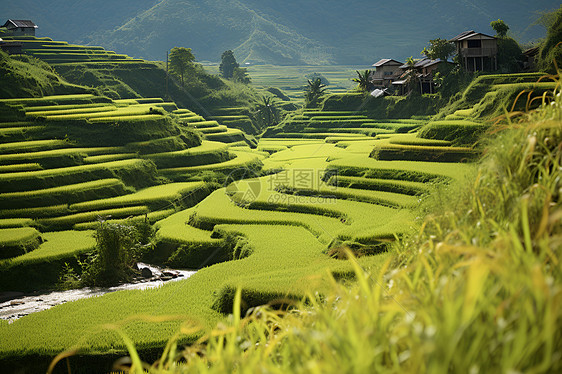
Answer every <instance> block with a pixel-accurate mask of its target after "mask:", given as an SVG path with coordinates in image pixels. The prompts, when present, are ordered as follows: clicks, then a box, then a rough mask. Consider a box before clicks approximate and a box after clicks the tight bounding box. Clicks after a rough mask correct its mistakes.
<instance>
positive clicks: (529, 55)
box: [523, 47, 539, 70]
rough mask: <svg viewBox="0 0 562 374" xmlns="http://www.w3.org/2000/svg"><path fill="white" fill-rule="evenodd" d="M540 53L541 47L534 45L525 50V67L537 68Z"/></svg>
mask: <svg viewBox="0 0 562 374" xmlns="http://www.w3.org/2000/svg"><path fill="white" fill-rule="evenodd" d="M538 55H539V47H533V48H529V49H527V50H525V51H523V56H525V61H524V62H523V69H524V70H535V69H536V68H537V57H538Z"/></svg>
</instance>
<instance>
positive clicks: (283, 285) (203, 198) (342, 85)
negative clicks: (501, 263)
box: [0, 41, 485, 359]
mask: <svg viewBox="0 0 562 374" xmlns="http://www.w3.org/2000/svg"><path fill="white" fill-rule="evenodd" d="M30 42H34V41H30ZM34 47H36V45H34ZM45 48H46V47H45ZM49 48H51V47H49ZM57 48H63V49H64V48H73V46H67V47H64V45H60V44H59V45H57ZM42 49H44V48H33V50H32V51H31V52H33V53H36V54H37V55H38V56H42V57H43V58H46V59H47V60H48V59H49V58H52V60H51V61H53V63H59V62H60V61H63V60H65V59H67V58H68V59H69V61H70V60H72V59H73V58H74V59H75V61H80V58H81V57H80V56H81V52H80V51H79V50H77V49H73V50H72V52H70V50H69V52H66V53H65V54H64V55H62V54H60V53H58V54H57V56H58V59H55V58H54V57H52V56H50V55H48V53H47V52H39V50H42ZM96 51H98V53H96V54H97V55H99V56H103V58H105V59H113V58H115V59H121V58H122V57H121V56H118V55H114V54H111V53H109V54H107V55H106V52H105V51H101V50H96ZM94 55H95V54H93V53H92V54H91V56H94ZM109 55H111V56H114V57H108V56H109ZM96 58H97V57H92V58H91V60H90V61H95V60H96ZM100 58H101V57H100ZM259 69H261V68H260V67H251V68H250V70H249V71H250V75H251V74H252V72H258V71H259ZM299 69H300V70H299ZM299 69H294V70H291V69H290V68H287V69H286V72H287V79H285V81H286V82H289V81H291V80H292V81H293V82H292V83H291V85H292V86H293V87H295V86H294V83H296V82H301V81H303V78H302V77H300V74H301V73H302V72H303V71H305V70H306V69H304V70H303V69H301V68H299ZM307 69H308V68H307ZM311 69H312V68H311ZM353 70H354V69H351V68H350V72H352V73H353ZM262 73H263V75H261V76H260V78H258V79H254V81H253V84H255V85H263V86H270V85H271V86H277V87H278V86H279V85H278V79H277V78H274V77H272V76H267V74H265V70H262V71H261V73H260V74H262ZM348 73H349V72H348V71H345V72H341V71H340V72H339V73H338V72H336V71H331V70H329V69H325V71H324V70H323V71H322V74H324V75H326V77H327V78H328V79H329V80H330V81H331V82H334V83H333V85H334V88H333V90H335V91H338V90H340V89H341V90H342V91H343V90H344V89H347V88H349V87H348V86H349V85H354V83H353V84H351V83H349V82H347V80H348V79H349V77H350V76H353V75H354V74H348ZM276 79H277V80H276ZM279 79H281V80H283V77H282V76H281V78H279ZM299 84H300V83H299ZM304 84H306V78H304ZM346 87H347V88H346ZM289 91H290V90H289ZM289 94H290V95H289V96H291V97H295V98H298V97H299V95H297V93H296V91H293V92H289ZM2 102H4V103H5V104H9V105H14V106H16V105H17V106H19V107H20V108H21V110H22V113H23V114H25V118H26V119H27V120H26V121H27V122H22V121H20V122H22V125H21V126H19V127H18V126H14V125H6V127H2V129H4V130H6V129H8V131H7V133H10V131H12V130H10V129H15V128H18V129H19V131H21V129H22V128H33V125H30V126H28V125H29V124H35V123H41V126H42V128H43V127H46V128H47V129H52V128H53V127H52V126H58V125H60V124H63V123H66V122H65V121H71V122H72V121H74V122H72V123H73V124H76V125H78V126H84V128H88V129H90V128H94V129H98V128H104V125H107V128H112V127H111V126H114V128H115V129H119V128H125V129H133V130H135V131H139V133H138V136H136V135H135V137H133V136H132V138H131V139H127V141H123V142H122V143H123V144H121V143H119V144H116V143H115V144H111V146H99V147H98V146H92V145H83V144H82V143H81V140H75V139H72V138H71V136H69V137H70V138H71V139H68V140H63V139H60V138H57V137H54V138H52V139H24V138H22V139H19V140H14V141H10V142H9V143H3V144H0V190H1V191H2V193H1V194H0V203H2V206H1V208H0V238H4V237H3V236H1V235H4V236H5V238H6V239H2V240H3V241H0V243H8V244H9V243H12V244H13V243H16V244H18V245H21V244H26V243H27V244H26V245H23V246H22V248H24V251H26V249H25V248H27V249H29V250H27V253H16V252H12V253H9V255H7V256H4V257H5V258H6V259H5V260H3V261H2V262H0V279H8V278H10V277H14V275H15V274H21V272H22V271H29V269H43V268H42V267H48V266H49V264H51V263H52V267H53V269H57V270H60V269H61V267H62V265H63V264H64V262H66V261H76V259H75V256H83V255H85V254H86V253H88V252H90V251H91V250H92V248H93V247H94V244H95V243H94V240H93V238H92V231H91V230H92V229H95V228H96V226H97V225H98V224H99V223H98V222H99V220H100V219H101V220H104V221H106V222H118V223H125V224H126V223H127V222H132V221H135V220H136V221H141V220H148V221H149V222H150V223H154V228H155V236H154V241H155V247H154V250H153V251H152V252H151V253H149V254H147V255H146V258H147V259H150V260H154V261H156V262H159V263H163V264H166V265H173V266H178V267H183V268H193V269H200V270H199V271H198V272H197V274H196V275H194V276H193V277H191V278H190V279H189V280H186V281H180V282H176V283H174V284H166V285H164V286H163V287H161V288H158V289H152V290H145V291H127V292H117V293H114V294H108V295H105V296H102V297H99V298H94V299H87V300H80V301H76V302H72V303H68V304H65V305H61V306H58V307H55V308H52V309H50V310H47V311H44V312H40V313H36V314H31V315H29V316H26V317H24V318H22V319H20V320H17V321H15V322H14V323H12V324H10V325H7V324H0V358H1V359H5V358H14V357H25V356H27V355H34V356H39V357H42V356H51V355H53V354H56V353H59V352H60V351H62V350H65V349H68V348H71V347H74V346H76V345H78V346H80V347H81V348H82V349H83V351H82V352H83V353H84V354H94V355H95V354H104V353H107V352H122V351H123V350H124V344H123V342H122V340H121V339H120V337H119V336H118V335H117V334H115V333H114V332H111V331H108V330H104V329H103V328H100V325H102V324H108V323H117V324H119V325H120V326H122V328H123V331H125V333H126V334H127V335H128V336H129V337H130V338H131V339H132V341H133V342H134V343H135V344H136V346H137V347H138V348H139V349H140V350H143V349H150V348H155V347H161V346H162V345H163V344H165V342H166V341H167V340H168V339H169V338H170V337H171V336H172V335H173V334H174V333H175V332H176V331H177V328H178V327H179V326H180V322H179V321H178V320H176V319H173V318H172V319H170V320H167V321H160V322H155V323H149V322H147V321H146V317H138V316H151V317H163V316H182V317H184V318H187V319H189V320H190V321H193V323H194V324H197V325H200V326H202V327H204V328H209V327H211V326H213V325H215V324H216V323H217V322H218V321H219V320H220V319H221V318H223V317H224V313H229V312H230V311H231V310H232V302H233V301H232V298H233V296H232V295H233V292H232V290H234V289H236V288H238V287H240V288H241V289H242V293H243V295H244V298H245V301H246V302H247V305H246V306H247V307H248V308H249V307H252V306H257V305H261V304H263V303H267V302H268V301H270V300H272V299H275V298H279V297H290V298H298V297H302V295H304V294H305V293H306V292H307V291H308V290H309V289H310V287H312V286H313V287H315V290H316V291H318V292H320V293H321V292H323V290H325V289H326V287H327V284H328V282H329V281H328V278H329V277H328V274H329V273H332V274H337V276H338V277H339V278H346V277H350V276H351V272H352V269H351V265H350V264H349V263H348V262H346V261H340V260H336V259H335V258H332V257H330V256H329V255H328V252H329V251H330V250H331V249H340V248H347V247H349V248H351V247H353V246H358V245H361V246H367V247H368V248H371V249H373V250H376V251H377V252H380V253H379V254H376V255H374V256H371V257H365V258H363V259H361V260H360V261H362V263H369V264H370V265H372V266H375V267H376V266H381V264H382V263H383V262H384V261H385V260H386V259H387V258H388V256H389V255H388V254H386V253H385V252H384V251H385V248H386V246H387V245H388V243H390V242H392V241H394V240H396V238H399V237H401V236H402V235H404V234H405V233H407V232H409V231H410V230H414V229H417V227H416V222H415V215H414V213H413V211H414V210H415V209H416V208H417V207H418V206H419V204H420V200H421V199H422V198H423V196H425V195H430V194H431V193H432V192H434V191H435V188H436V186H437V185H442V184H447V183H449V182H450V181H451V180H453V179H455V180H463V179H464V178H465V176H466V175H468V174H469V173H470V172H471V171H472V165H471V164H470V163H468V162H462V163H461V162H458V161H459V160H451V159H445V158H437V159H432V161H428V157H429V156H432V155H434V154H435V153H439V152H441V153H444V154H448V155H450V154H452V153H454V152H466V153H467V154H472V152H473V148H472V147H471V144H465V143H466V142H464V143H463V144H460V145H459V143H458V142H457V140H458V136H460V135H462V136H464V135H466V134H468V133H469V132H470V131H475V129H481V128H485V125H482V124H481V123H480V122H477V121H476V120H474V121H472V122H471V121H464V120H463V121H455V120H442V121H432V122H429V121H428V120H419V119H398V120H382V119H373V118H369V117H368V116H367V115H366V114H365V113H363V112H354V111H321V110H319V111H313V110H306V111H303V112H302V113H299V115H295V116H294V117H291V118H289V119H288V120H287V121H286V122H284V123H282V124H281V125H279V126H278V127H275V128H273V129H271V130H268V131H267V132H266V133H265V134H264V135H263V136H262V137H261V139H259V142H258V144H257V149H251V148H250V147H249V146H254V145H255V142H253V141H252V140H251V139H249V137H248V136H247V134H246V133H245V132H244V131H242V130H240V128H234V127H231V126H230V123H229V121H243V120H245V116H247V114H245V112H243V111H240V108H224V109H225V110H224V111H222V112H220V113H213V114H214V115H215V116H214V117H209V118H205V117H203V116H201V115H199V114H198V113H195V112H193V111H191V110H188V109H178V108H177V106H176V105H175V104H174V103H164V102H163V101H161V100H154V99H146V100H142V99H134V100H133V99H126V100H110V99H106V98H103V99H102V98H98V97H96V96H93V95H72V96H67V95H65V96H61V97H56V96H53V97H49V98H38V99H13V100H11V101H6V100H3V101H2ZM155 108H159V109H158V113H155V112H154V109H155ZM160 109H162V111H160ZM226 109H228V110H226ZM461 110H462V109H461ZM466 114H467V115H468V113H466ZM459 115H460V114H459ZM12 122H14V121H12ZM78 122H79V123H78ZM428 122H429V124H428ZM23 123H25V125H23ZM140 124H142V125H140ZM171 125H173V126H176V127H174V131H171V130H170V131H167V130H163V128H167V126H171ZM151 126H152V127H151ZM139 128H140V129H139ZM420 128H421V130H419V129H420ZM459 129H460V130H459ZM188 130H189V131H195V132H196V133H197V137H198V139H199V138H200V139H201V140H198V142H194V143H193V144H188V143H186V142H185V141H184V140H183V138H182V136H183V133H182V131H188ZM14 131H15V130H14ZM450 131H460V133H457V134H455V136H450V134H449V132H450ZM463 131H464V132H463ZM16 133H17V132H16ZM459 134H460V135H459ZM8 135H9V134H8ZM469 135H470V134H469ZM10 136H11V135H10ZM14 139H15V138H14ZM129 140H130V141H129ZM195 143H196V144H195ZM397 150H398V151H400V152H402V153H407V157H406V156H403V157H402V158H400V157H398V156H397V155H396V153H393V152H396V151H397ZM383 151H385V152H387V154H386V156H383V157H382V158H383V159H381V152H383ZM428 155H429V156H428ZM443 161H447V162H443ZM463 161H470V160H463ZM12 165H18V166H12ZM8 166H10V168H8ZM2 167H4V169H2ZM240 177H243V178H244V180H241V181H238V180H236V179H239V178H240ZM225 180H226V181H227V182H224V181H225ZM223 182H224V183H223ZM221 183H222V184H223V185H222V186H221V185H220V184H221ZM71 229H72V231H69V230H71ZM6 230H8V231H6ZM16 233H17V234H18V235H19V236H18V235H16ZM24 234H25V235H24ZM26 235H27V236H26ZM8 239H9V240H8ZM41 241H43V242H42V243H41ZM34 243H35V244H34ZM12 244H10V245H12ZM0 245H4V244H0ZM6 246H7V244H6ZM73 259H74V260H73ZM55 265H56V266H55ZM45 274H47V273H45ZM53 274H54V273H49V274H48V276H47V275H46V276H45V278H38V279H36V280H35V281H34V282H35V284H45V283H46V282H47V283H48V282H49V281H50V282H53V277H54V275H53ZM51 286H52V284H51ZM143 318H144V319H143ZM38 327H41V328H38ZM194 338H195V336H194V335H191V336H188V337H186V338H185V339H184V341H190V340H193V339H194Z"/></svg>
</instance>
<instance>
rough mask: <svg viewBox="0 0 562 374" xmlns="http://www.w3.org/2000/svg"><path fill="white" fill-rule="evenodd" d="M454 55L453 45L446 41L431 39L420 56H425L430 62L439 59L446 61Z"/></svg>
mask: <svg viewBox="0 0 562 374" xmlns="http://www.w3.org/2000/svg"><path fill="white" fill-rule="evenodd" d="M454 53H455V45H454V44H453V43H452V42H449V41H448V40H447V39H441V38H437V39H431V40H430V41H429V47H425V48H424V49H423V51H421V54H422V55H425V56H426V57H427V58H429V59H431V60H436V59H438V58H439V59H441V61H447V60H448V59H449V57H451V56H452V55H453V54H454Z"/></svg>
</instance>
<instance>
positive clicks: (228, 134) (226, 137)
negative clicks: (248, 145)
mask: <svg viewBox="0 0 562 374" xmlns="http://www.w3.org/2000/svg"><path fill="white" fill-rule="evenodd" d="M205 139H207V140H214V141H216V142H224V143H234V142H238V141H243V140H244V139H245V134H244V131H242V130H239V129H231V128H228V129H227V130H226V131H224V132H220V133H217V134H206V135H205Z"/></svg>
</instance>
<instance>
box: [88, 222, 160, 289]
mask: <svg viewBox="0 0 562 374" xmlns="http://www.w3.org/2000/svg"><path fill="white" fill-rule="evenodd" d="M150 231H151V228H150V224H148V223H141V224H135V225H120V224H111V223H107V222H103V221H100V223H99V227H98V229H97V230H96V233H95V235H94V236H95V239H96V249H95V251H94V252H93V253H92V255H91V256H90V257H89V258H88V260H87V261H86V262H85V264H84V267H85V268H84V269H83V273H82V279H81V280H82V283H83V284H85V285H91V286H109V285H115V284H117V283H119V282H123V281H126V280H129V279H130V277H131V274H132V273H133V265H135V264H136V261H137V260H138V259H139V258H140V257H141V256H142V253H143V252H144V251H146V250H147V249H148V248H149V246H150V242H149V240H150V236H151V232H150Z"/></svg>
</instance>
